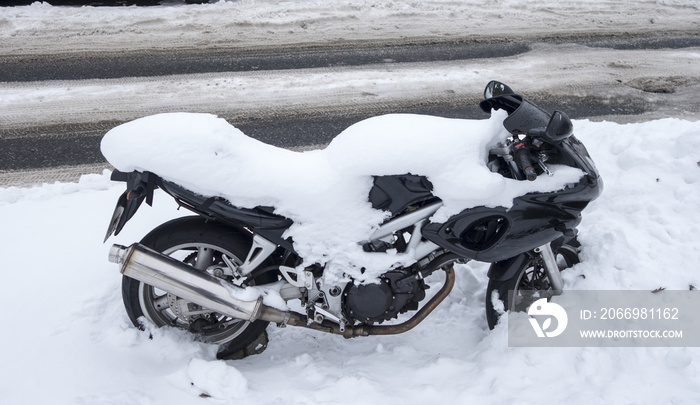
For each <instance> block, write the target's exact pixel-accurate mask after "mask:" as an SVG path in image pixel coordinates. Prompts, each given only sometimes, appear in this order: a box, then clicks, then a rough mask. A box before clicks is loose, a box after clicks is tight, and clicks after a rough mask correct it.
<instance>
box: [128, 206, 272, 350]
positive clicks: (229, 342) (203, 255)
mask: <svg viewBox="0 0 700 405" xmlns="http://www.w3.org/2000/svg"><path fill="white" fill-rule="evenodd" d="M249 239H250V237H249V236H248V235H246V234H244V233H242V232H241V231H237V230H235V229H231V228H229V227H225V226H222V225H220V224H217V223H214V222H208V223H207V222H205V221H204V219H202V218H200V217H185V218H179V219H176V220H173V221H170V222H167V223H165V224H163V225H161V226H159V227H158V228H156V229H154V230H153V231H151V232H150V233H149V234H148V235H146V237H144V239H143V240H142V241H141V243H142V244H143V245H145V246H148V247H150V248H151V249H154V250H156V251H158V252H162V253H164V254H166V255H168V256H171V257H174V258H176V259H178V260H180V261H182V262H184V263H187V264H189V265H191V266H193V267H195V268H196V269H198V270H200V271H208V272H211V273H214V274H217V272H218V270H219V269H225V268H227V263H226V262H227V261H228V262H229V263H233V264H235V265H240V264H241V263H242V259H244V258H245V257H246V256H245V255H246V254H247V252H248V248H249V247H250V243H251V242H250V240H249ZM224 277H225V276H224ZM227 281H231V280H227ZM274 281H277V278H276V277H274V274H271V273H265V274H263V275H262V276H260V277H258V278H256V279H255V280H247V281H246V282H244V285H253V284H256V283H257V284H265V283H269V282H274ZM122 298H123V300H124V306H125V308H126V312H127V314H128V315H129V318H130V319H131V321H132V323H133V324H134V325H135V326H137V327H139V328H141V329H143V327H144V325H143V322H144V318H145V321H146V322H150V323H152V324H153V325H155V326H156V327H162V326H172V327H177V328H181V329H185V330H187V331H189V332H191V333H193V334H195V335H196V336H197V337H198V339H201V340H202V341H205V342H208V343H215V344H218V345H219V350H218V353H217V357H218V358H221V359H235V358H241V357H245V356H247V355H249V354H256V353H260V352H262V351H263V350H264V349H265V347H266V346H267V334H266V333H265V328H266V327H267V325H268V322H264V321H255V322H247V321H242V320H239V319H234V318H231V317H228V316H225V315H222V314H218V313H216V312H213V311H211V310H208V309H206V308H202V307H200V306H198V305H196V304H194V303H192V302H189V301H186V300H183V299H181V298H179V297H177V296H175V295H173V294H170V293H167V292H165V291H162V290H159V289H157V288H154V287H153V286H151V285H148V284H145V283H142V282H140V281H137V280H134V279H132V278H130V277H126V276H124V278H123V280H122Z"/></svg>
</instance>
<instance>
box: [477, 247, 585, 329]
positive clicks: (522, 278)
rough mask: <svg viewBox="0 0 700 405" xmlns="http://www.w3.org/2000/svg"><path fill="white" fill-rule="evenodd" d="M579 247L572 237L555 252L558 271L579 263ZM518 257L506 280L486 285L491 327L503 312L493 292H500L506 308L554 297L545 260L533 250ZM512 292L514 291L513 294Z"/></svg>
mask: <svg viewBox="0 0 700 405" xmlns="http://www.w3.org/2000/svg"><path fill="white" fill-rule="evenodd" d="M580 246H581V245H580V244H579V243H578V240H576V239H572V240H570V241H569V242H567V243H565V244H564V245H562V246H561V247H560V248H559V249H557V251H556V252H554V255H555V257H556V260H557V264H558V266H559V271H562V270H564V269H567V268H569V267H571V266H573V265H574V264H576V263H579V261H580V260H579V257H578V253H579V250H580ZM519 259H521V260H512V263H513V266H517V269H516V271H515V272H514V275H513V277H511V278H509V279H507V280H500V279H497V278H496V279H490V280H489V284H488V286H487V287H486V320H487V322H488V324H489V328H490V329H493V328H494V327H495V326H496V324H497V323H498V319H499V317H500V315H501V314H502V313H503V311H502V310H499V309H497V308H496V306H495V305H494V302H493V300H494V299H496V298H495V297H494V292H496V293H497V294H498V298H497V299H499V300H500V301H501V302H502V303H503V309H504V310H505V311H519V312H520V311H525V310H527V308H528V307H529V306H530V304H532V303H533V302H535V301H537V300H538V299H540V298H549V297H551V293H550V292H551V290H552V286H551V284H550V280H549V277H548V276H547V273H546V272H545V270H544V265H543V264H542V260H541V259H540V258H539V257H538V256H537V255H534V254H531V253H523V256H521V257H520V258H519ZM496 265H497V264H493V265H491V266H492V268H493V267H494V266H496ZM509 291H513V294H512V297H511V296H510V295H509Z"/></svg>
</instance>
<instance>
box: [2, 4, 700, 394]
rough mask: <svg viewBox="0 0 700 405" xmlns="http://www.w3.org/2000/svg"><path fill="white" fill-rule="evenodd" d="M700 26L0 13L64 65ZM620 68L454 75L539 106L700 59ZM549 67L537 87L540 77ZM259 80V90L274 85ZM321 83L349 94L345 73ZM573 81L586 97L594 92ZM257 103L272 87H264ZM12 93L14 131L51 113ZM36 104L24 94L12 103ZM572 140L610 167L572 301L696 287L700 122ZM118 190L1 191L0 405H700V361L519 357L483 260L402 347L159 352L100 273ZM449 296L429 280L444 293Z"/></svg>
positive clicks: (461, 17) (663, 16) (16, 45)
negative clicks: (540, 92)
mask: <svg viewBox="0 0 700 405" xmlns="http://www.w3.org/2000/svg"><path fill="white" fill-rule="evenodd" d="M303 23H306V24H305V25H303ZM699 24H700V19H699V18H698V4H697V2H696V1H693V0H678V1H671V0H668V1H666V0H664V1H651V0H649V1H604V0H596V1H562V2H555V1H547V0H544V1H536V2H535V1H529V0H517V1H516V0H502V1H464V2H458V1H448V0H442V1H439V0H432V1H420V2H392V1H374V0H356V1H337V2H335V1H334V2H329V1H311V0H308V1H304V0H300V1H296V2H285V3H282V2H279V1H273V0H269V1H261V0H258V1H253V0H248V1H240V2H220V3H216V4H212V5H203V6H187V7H185V6H182V7H180V6H174V7H154V8H148V9H141V8H136V7H126V8H99V9H96V8H91V7H82V8H80V7H71V8H57V7H49V6H48V5H46V4H34V5H32V6H29V7H16V8H12V9H6V8H3V9H0V38H1V39H0V48H1V49H2V52H3V55H30V54H33V53H43V52H45V50H46V49H47V48H49V49H54V50H55V52H56V54H60V53H61V52H66V51H69V50H85V51H88V52H89V51H97V50H100V49H102V50H104V49H105V48H106V47H104V46H105V44H112V45H113V48H112V49H113V50H114V51H115V52H119V51H120V50H122V49H131V48H132V47H134V46H142V47H143V49H153V48H154V47H156V48H157V47H164V48H165V47H168V46H170V47H175V48H177V47H186V46H191V45H192V44H198V45H199V46H201V47H202V48H204V47H206V46H220V45H222V44H231V45H232V46H236V45H237V44H238V45H240V46H242V47H245V46H251V44H263V45H266V46H267V45H269V44H276V43H290V44H291V43H298V42H306V43H330V42H332V41H343V40H364V39H388V40H391V38H399V37H404V38H423V39H425V38H428V39H429V38H439V37H446V38H466V37H470V36H472V37H474V38H490V37H495V38H504V37H505V38H513V37H521V36H524V37H528V36H530V35H532V34H533V33H543V34H544V35H552V36H557V35H564V36H565V35H567V34H568V33H571V32H580V33H592V34H600V33H608V34H621V33H624V32H659V31H666V32H674V31H676V30H679V31H687V30H693V29H696V30H697V28H698V25H699ZM163 27H167V29H164V28H163ZM168 34H171V35H172V36H169V35H168ZM173 38H179V39H177V40H173ZM182 41H184V42H182ZM326 41H327V42H326ZM101 47H104V48H101ZM586 52H588V50H586ZM586 52H582V53H580V54H579V55H587V54H588V53H586ZM592 54H593V55H599V54H598V53H596V52H593V53H592ZM619 54H620V55H621V56H620V60H619V61H618V62H615V63H613V62H606V58H600V59H599V60H598V62H597V65H596V66H597V67H595V68H594V69H593V70H592V71H587V70H585V69H581V68H580V67H581V66H582V65H581V64H579V63H572V64H571V66H570V69H569V70H565V69H563V67H562V68H561V69H556V71H555V73H556V77H553V76H552V75H551V73H552V72H551V71H549V70H547V69H548V68H549V67H551V66H552V65H553V64H554V63H555V62H557V61H556V60H555V59H556V58H554V57H553V56H552V53H548V52H547V49H545V50H543V51H542V52H540V53H536V54H533V56H531V57H528V58H526V59H523V58H512V59H509V60H508V61H506V62H507V63H502V61H493V63H494V64H495V65H496V66H500V67H499V69H498V70H496V71H495V73H497V74H499V75H500V77H491V76H492V75H494V74H495V73H494V71H492V70H490V67H491V66H493V64H489V65H488V66H487V65H484V66H480V65H479V64H477V63H469V64H467V65H466V66H468V67H469V71H470V72H473V70H471V69H472V68H474V67H475V66H478V65H479V66H480V67H479V69H482V70H479V74H473V75H472V74H469V75H468V74H466V73H465V74H463V75H462V76H457V75H455V76H451V77H449V78H448V79H447V80H451V81H454V82H455V83H457V84H459V86H460V88H462V87H465V86H462V85H461V83H462V82H461V81H460V80H464V79H469V80H473V81H470V82H469V83H470V85H468V86H466V87H465V88H466V90H465V91H467V92H474V93H475V94H478V92H479V90H480V89H479V88H477V86H476V83H477V82H479V83H480V86H483V84H485V82H486V81H488V80H489V79H491V78H499V79H502V80H505V79H504V77H505V76H508V77H516V78H517V79H518V80H517V81H518V82H519V83H515V84H516V86H515V87H516V88H517V89H518V90H519V91H521V92H522V93H523V94H525V95H528V94H529V92H531V91H536V90H537V88H538V86H543V87H547V86H550V85H552V83H556V84H559V83H560V82H562V81H565V80H566V79H567V72H568V76H569V78H570V79H572V80H573V79H575V78H576V77H579V76H582V75H592V74H593V73H594V71H600V72H604V75H603V77H601V80H603V79H604V80H603V83H602V84H601V85H602V86H612V83H614V82H615V79H616V78H617V79H620V78H623V76H622V75H623V74H624V73H625V72H626V73H630V72H632V74H636V73H635V72H641V73H638V74H639V76H640V77H644V76H646V75H649V74H650V73H648V72H647V71H646V70H645V69H647V68H648V67H649V66H650V63H647V62H646V61H645V62H643V63H640V62H639V60H640V58H646V59H653V58H656V59H657V61H656V63H657V64H668V65H669V69H670V68H674V69H682V70H683V71H691V72H692V69H694V66H697V63H695V62H693V60H697V50H691V51H688V52H686V51H681V50H679V51H668V50H663V51H661V52H660V53H656V51H635V52H634V53H627V52H620V53H619ZM673 55H683V60H684V61H685V62H684V63H683V64H682V66H681V68H676V67H673V66H675V65H676V64H675V62H673V61H675V59H672V58H674V56H673ZM608 57H609V54H608ZM540 58H541V59H540ZM546 58H548V59H546ZM499 63H500V65H499ZM671 65H673V66H671ZM517 67H523V68H524V67H529V68H530V69H517ZM536 70H538V71H539V72H540V73H542V74H541V75H540V76H538V75H537V74H535V71H536ZM376 72H377V70H376V69H374V68H372V69H367V70H364V71H362V70H361V71H360V73H359V74H360V75H362V74H363V73H366V76H367V77H366V78H365V80H362V81H358V82H354V83H353V84H354V85H355V86H357V87H358V88H359V89H361V88H362V87H363V86H365V85H371V83H372V81H373V78H374V77H375V75H376ZM291 73H292V74H297V73H298V72H291ZM418 74H421V73H418ZM423 74H425V73H423ZM522 75H527V76H522ZM253 76H254V75H252V76H251V77H253ZM408 76H409V75H407V76H405V77H408ZM487 76H488V77H487ZM691 76H694V77H696V76H697V75H696V74H695V73H691ZM482 77H483V78H485V79H484V80H481V78H482ZM624 77H627V76H624ZM253 78H254V79H256V80H259V81H261V82H264V79H265V77H264V76H263V75H261V76H254V77H253ZM307 78H309V76H304V77H301V78H300V79H299V80H301V81H302V82H303V81H304V80H306V79H307ZM400 79H401V76H399V80H397V83H400V82H401V81H400ZM327 80H330V81H338V79H337V77H331V78H330V79H327ZM341 80H342V79H341ZM392 80H395V79H392ZM506 81H507V80H506ZM199 83H202V84H203V85H206V84H207V83H205V82H203V81H202V82H197V81H187V85H188V86H191V87H189V88H190V89H193V88H196V86H197V85H198V84H199ZM275 83H278V84H279V85H280V87H278V88H276V89H272V90H271V91H270V92H269V93H266V95H265V97H268V98H270V99H273V98H276V97H279V96H280V95H283V94H284V85H285V84H284V83H281V84H280V83H279V82H275ZM510 83H513V82H509V84H510ZM101 84H108V85H109V86H110V87H109V89H107V90H108V91H114V92H118V93H119V92H123V93H124V94H126V93H128V92H129V89H126V90H124V89H123V88H121V86H122V85H121V84H118V83H112V82H109V81H102V82H100V81H89V83H88V85H89V86H92V87H91V89H93V90H94V91H96V92H99V93H102V92H103V91H104V89H102V88H101ZM179 84H182V80H181V78H169V81H168V82H166V84H165V86H166V87H171V88H173V87H178V85H179ZM244 84H246V83H244ZM520 84H523V85H525V86H526V87H527V88H526V89H523V88H522V87H519V85H520ZM8 86H9V87H10V88H11V90H12V86H11V85H8V84H3V88H4V89H7V88H8ZM29 86H30V88H31V87H32V86H38V84H31V85H29ZM73 86H76V87H78V89H79V92H82V94H81V95H79V96H78V97H77V98H81V97H87V96H88V95H89V93H90V90H88V89H87V87H86V86H81V85H80V84H79V83H70V84H69V83H51V84H50V91H51V92H53V93H48V92H45V89H44V90H41V91H38V92H37V93H38V95H37V96H36V97H37V99H40V100H39V101H40V102H39V103H37V104H33V105H40V104H41V102H47V103H53V102H54V100H52V99H51V97H48V96H50V95H51V94H54V95H57V96H62V97H67V98H68V99H70V96H71V91H72V89H73ZM416 86H418V83H417V82H416V83H415V84H414V83H411V85H410V86H408V87H410V89H406V90H405V91H407V92H408V91H410V90H412V89H413V88H414V87H416ZM470 86H471V87H470ZM577 86H578V85H577V84H574V85H572V88H573V89H575V90H577V91H579V90H580V91H581V92H582V93H585V89H579V88H578V87H577ZM156 87H157V86H156ZM300 87H301V86H300ZM259 89H264V85H263V84H260V85H259V87H256V88H255V90H259ZM440 89H441V90H444V89H445V87H441V88H440ZM208 93H209V94H210V95H211V96H212V97H214V96H215V95H214V93H212V92H208ZM6 94H8V93H7V91H5V92H4V93H2V94H0V103H2V111H3V117H2V119H6V118H7V115H6V114H8V113H7V111H11V112H12V113H13V114H15V113H16V114H18V115H21V116H22V117H25V118H26V119H34V118H36V119H40V118H41V115H42V114H43V113H44V111H42V110H40V109H38V110H32V108H33V107H31V106H32V104H26V106H23V107H22V108H24V111H20V110H21V109H22V108H20V110H11V104H12V103H9V102H6V101H4V95H6ZM148 94H149V91H143V92H139V93H136V95H135V97H136V98H138V99H142V100H128V98H127V97H126V96H122V98H121V99H119V100H117V101H118V102H119V103H121V104H124V106H123V108H125V109H128V108H131V107H130V106H129V105H127V104H128V103H127V101H133V102H135V103H144V101H143V99H147V96H148ZM159 94H160V95H161V97H163V99H167V98H170V101H172V102H181V100H179V98H180V97H183V96H181V95H180V94H179V93H178V94H177V95H176V96H172V95H168V94H169V93H168V92H167V91H166V90H162V91H161V92H160V93H159ZM311 94H312V93H309V92H308V91H307V92H306V93H304V97H309V98H312V97H313V95H311ZM695 94H696V93H692V94H691V95H693V96H694V95H695ZM634 96H635V97H636V96H638V94H637V95H634ZM42 97H45V98H42ZM326 97H328V98H329V99H330V98H331V97H332V95H329V96H326ZM336 97H337V95H336ZM654 97H661V96H656V95H655V96H654ZM22 100H23V98H22V97H18V98H17V99H15V100H14V101H13V103H14V104H17V103H20V104H21V103H22ZM288 100H289V99H283V101H282V103H287V102H288ZM100 102H101V100H99V99H89V100H87V101H86V105H88V107H86V110H87V109H90V108H92V109H95V110H96V111H97V112H98V116H99V115H101V114H102V113H103V112H104V111H102V110H100V106H101V104H100ZM58 104H62V105H67V104H68V102H67V101H64V102H62V103H58ZM114 105H116V104H114ZM141 105H142V104H138V105H137V106H136V107H134V109H135V110H138V109H139V108H141ZM109 108H112V105H110V106H109ZM678 108H679V112H678V114H679V115H674V114H673V112H670V114H669V115H668V116H669V117H674V116H676V117H677V116H681V115H683V116H686V115H687V113H688V111H684V110H683V109H684V108H686V107H685V106H682V105H679V106H678ZM690 112H691V113H693V114H697V111H690ZM67 113H68V112H67ZM58 115H60V114H57V116H58ZM34 116H36V117H34ZM695 116H696V115H695ZM574 126H575V131H576V135H577V137H579V138H580V139H581V140H582V141H583V142H584V143H585V144H586V146H587V148H588V149H589V151H590V152H591V155H592V156H593V158H594V159H595V161H596V164H597V166H598V168H599V169H600V172H601V175H602V176H603V179H604V181H605V191H604V193H603V194H602V195H601V197H600V198H599V199H598V200H596V201H594V202H593V203H592V204H591V205H590V207H589V208H588V209H587V210H586V211H584V219H583V222H582V224H581V226H580V230H581V237H580V239H581V241H582V243H583V249H584V250H583V262H582V263H580V264H578V265H576V266H575V267H574V268H572V269H569V270H567V271H566V272H565V283H566V289H581V290H585V289H613V290H614V289H624V290H627V289H641V290H653V289H656V288H659V287H665V288H667V289H677V290H687V289H689V288H690V286H696V287H700V269H699V268H698V264H699V263H700V210H699V209H698V207H699V206H700V167H699V166H698V162H699V161H700V152H698V150H700V122H697V121H688V120H681V119H674V118H668V119H662V120H656V121H651V122H646V123H638V124H627V125H619V124H615V123H610V122H601V123H596V122H589V121H586V120H576V121H575V122H574ZM280 153H283V152H280ZM361 161H362V160H361V159H360V158H358V163H359V162H361ZM122 187H123V185H121V184H118V185H114V184H110V182H109V180H108V173H104V174H102V175H88V176H84V177H83V178H81V180H80V182H78V183H56V184H50V185H48V184H47V185H44V186H41V187H34V188H14V187H11V188H1V189H0V224H2V230H3V232H2V234H1V235H0V246H2V248H1V249H2V250H0V253H2V256H1V257H2V263H3V264H2V270H3V271H2V276H3V278H2V286H3V287H2V289H1V290H0V308H2V310H1V311H0V324H2V325H3V327H2V331H3V333H2V334H1V335H0V359H2V365H0V402H1V403H3V404H32V405H34V404H39V403H42V404H43V403H46V404H48V403H50V404H168V405H173V404H196V403H217V404H222V403H231V404H341V403H342V404H349V403H388V404H399V403H400V404H425V403H435V402H441V403H445V404H467V403H486V404H488V403H517V404H542V403H551V404H560V403H573V404H610V403H623V404H667V403H673V404H697V403H698V402H700V349H698V348H694V347H688V348H552V349H545V348H508V347H507V333H506V332H507V328H506V326H507V325H504V324H501V325H498V327H497V328H496V329H495V330H493V331H489V330H488V328H487V327H486V320H485V317H484V304H483V303H484V299H485V297H484V292H485V288H486V275H485V273H486V270H487V267H488V266H487V265H485V264H482V263H476V262H472V263H469V264H467V265H461V266H459V267H458V268H457V269H456V270H457V284H456V286H455V288H454V290H453V292H452V294H451V295H450V296H449V297H448V298H447V299H446V301H445V302H444V303H443V304H442V305H441V306H440V307H438V309H437V310H436V311H435V312H434V313H433V314H431V315H430V316H429V317H428V318H427V319H426V321H425V322H424V323H423V324H421V325H419V326H418V327H417V328H416V329H414V330H412V331H411V332H408V333H406V334H403V335H397V336H386V337H369V338H357V339H353V340H344V339H342V338H340V337H337V336H330V335H324V334H321V333H317V332H312V331H308V330H304V329H295V328H291V327H289V328H286V329H276V328H274V327H271V328H270V329H269V333H270V339H271V342H270V345H269V347H268V349H267V350H266V351H265V352H264V353H263V354H262V355H259V356H254V357H250V358H247V359H244V360H241V361H229V362H222V361H217V360H215V350H216V349H215V348H214V347H213V346H210V345H205V344H201V343H198V342H194V341H192V340H191V338H190V337H189V336H187V335H186V334H184V333H181V332H178V331H175V330H169V329H159V330H153V331H150V332H151V334H152V335H153V339H149V334H148V333H141V332H139V331H137V330H136V329H135V328H134V327H133V326H132V325H131V323H130V322H129V320H128V318H127V316H126V314H125V312H124V309H123V307H122V303H121V292H120V276H119V274H118V272H117V270H116V267H115V266H114V265H112V264H110V263H108V262H107V260H106V257H107V252H108V248H109V245H103V244H101V240H102V238H103V235H104V232H105V229H106V227H107V222H108V220H109V218H110V216H111V212H112V209H113V207H114V203H115V202H116V199H117V197H118V196H119V195H120V193H121V192H122ZM176 208H177V207H176V204H175V203H174V202H172V201H171V199H169V198H168V197H167V196H166V195H164V194H162V193H158V194H157V195H156V198H155V204H154V207H153V208H148V207H143V208H142V209H141V211H140V212H139V213H137V214H136V216H135V217H134V219H133V220H132V221H131V222H130V223H129V224H128V225H127V226H126V228H125V229H124V231H123V232H122V233H121V234H120V235H119V236H118V237H116V238H113V239H112V241H113V242H115V243H121V244H126V245H128V244H130V243H132V242H134V241H136V240H138V239H140V238H141V237H142V236H143V235H144V234H145V233H146V232H148V231H149V230H150V229H152V228H153V227H155V226H157V225H158V224H160V223H162V222H164V221H165V220H167V219H170V218H172V217H173V216H178V215H185V214H187V213H186V212H183V211H177V210H176ZM112 241H111V242H112ZM583 275H585V278H584V277H582V276H583ZM440 284H441V282H440V281H434V282H433V288H432V289H431V291H435V290H437V289H438V288H439V287H440ZM203 394H205V395H203Z"/></svg>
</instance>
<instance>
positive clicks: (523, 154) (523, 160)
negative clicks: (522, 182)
mask: <svg viewBox="0 0 700 405" xmlns="http://www.w3.org/2000/svg"><path fill="white" fill-rule="evenodd" d="M515 162H516V163H517V164H518V166H519V167H520V169H522V171H523V172H524V173H525V177H526V178H527V179H528V180H529V181H534V180H535V179H537V172H536V171H535V168H534V167H532V159H530V151H529V150H528V148H527V146H525V143H520V144H518V145H515Z"/></svg>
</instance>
